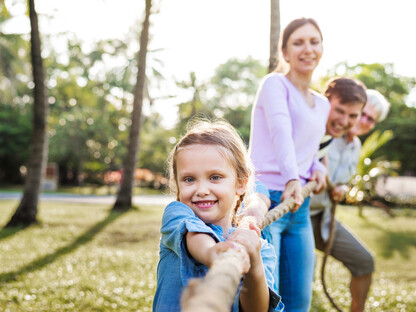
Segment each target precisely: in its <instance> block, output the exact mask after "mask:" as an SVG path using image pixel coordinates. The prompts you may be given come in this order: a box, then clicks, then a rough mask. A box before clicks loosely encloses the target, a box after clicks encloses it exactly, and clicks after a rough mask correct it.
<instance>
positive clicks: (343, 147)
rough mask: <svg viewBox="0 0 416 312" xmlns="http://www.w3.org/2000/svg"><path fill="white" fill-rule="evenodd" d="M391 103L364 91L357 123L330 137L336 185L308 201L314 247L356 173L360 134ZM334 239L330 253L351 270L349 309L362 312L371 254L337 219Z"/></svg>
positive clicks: (331, 175)
mask: <svg viewBox="0 0 416 312" xmlns="http://www.w3.org/2000/svg"><path fill="white" fill-rule="evenodd" d="M389 107H390V104H389V103H388V102H387V100H386V99H385V98H384V97H383V96H382V95H381V94H380V93H379V92H378V91H376V90H367V103H366V105H365V107H364V109H363V111H362V113H361V117H360V119H359V121H358V123H357V124H356V125H355V126H354V127H353V128H352V129H351V130H350V131H348V133H347V134H345V135H343V136H341V137H339V138H335V139H333V140H332V142H331V144H330V145H329V148H328V155H327V157H328V160H327V161H328V176H329V179H330V181H331V182H332V183H333V184H335V188H334V190H333V191H332V192H331V194H330V195H329V194H328V192H323V193H321V194H319V195H315V196H314V197H313V198H312V201H311V221H312V226H313V229H314V237H315V246H316V248H317V249H319V250H324V248H325V242H326V241H327V240H328V238H329V223H330V209H331V199H330V197H329V196H331V197H332V199H333V200H335V201H337V202H339V201H341V200H342V199H343V198H344V196H345V192H346V191H347V190H348V187H347V186H346V184H347V183H348V182H349V180H350V179H351V177H352V176H353V174H354V173H355V170H356V167H357V163H358V155H359V152H360V149H361V142H360V140H359V138H358V136H360V135H364V134H367V133H369V132H370V131H371V130H372V129H373V128H374V127H375V125H376V124H377V122H380V121H382V120H383V119H384V118H385V117H386V115H387V113H388V111H389ZM335 222H336V223H335V224H336V226H335V232H334V241H333V245H332V249H331V252H330V254H331V255H332V256H333V257H334V258H335V259H337V260H339V261H341V262H342V263H343V264H344V265H345V266H346V267H347V269H348V270H349V271H350V272H351V283H350V291H351V298H352V303H351V311H353V312H356V311H364V306H365V300H366V298H367V294H368V291H369V289H370V285H371V276H372V273H373V271H374V260H373V257H372V255H371V253H370V251H369V250H368V248H366V247H365V245H364V244H363V243H362V242H360V241H359V240H358V239H357V238H356V237H355V236H354V235H353V234H352V233H351V232H350V231H349V230H348V229H346V228H345V227H344V226H343V225H342V224H341V223H340V222H338V221H335Z"/></svg>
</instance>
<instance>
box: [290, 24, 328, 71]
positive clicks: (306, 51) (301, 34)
mask: <svg viewBox="0 0 416 312" xmlns="http://www.w3.org/2000/svg"><path fill="white" fill-rule="evenodd" d="M322 52H323V47H322V39H321V35H320V33H319V31H318V30H317V29H316V28H315V26H313V25H312V24H305V25H303V26H301V27H299V28H298V29H296V30H295V31H294V32H293V33H292V34H291V35H290V37H289V39H288V41H287V45H286V49H284V51H283V57H284V58H285V60H286V62H288V63H289V64H290V70H291V71H296V72H299V73H303V74H310V73H312V72H313V70H314V69H315V68H316V66H318V64H319V60H320V59H321V56H322Z"/></svg>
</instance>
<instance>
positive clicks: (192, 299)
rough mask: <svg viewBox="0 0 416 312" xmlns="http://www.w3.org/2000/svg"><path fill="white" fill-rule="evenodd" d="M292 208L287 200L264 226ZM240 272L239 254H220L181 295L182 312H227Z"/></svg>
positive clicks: (247, 221)
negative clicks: (203, 274)
mask: <svg viewBox="0 0 416 312" xmlns="http://www.w3.org/2000/svg"><path fill="white" fill-rule="evenodd" d="M315 187H316V182H315V181H311V182H308V183H307V184H306V185H305V186H304V187H303V189H302V196H303V197H304V198H306V197H308V196H309V194H310V193H311V192H312V191H313V189H314V188H315ZM294 206H295V200H294V198H293V197H290V198H287V199H286V200H285V201H283V202H282V203H280V204H279V205H277V206H276V207H274V208H273V209H272V210H270V211H269V212H268V213H267V214H266V220H265V225H268V224H270V223H272V222H274V221H276V220H277V219H279V218H280V217H281V216H283V215H284V214H285V213H287V212H288V211H289V210H290V209H292V208H293V207H294ZM250 222H255V221H254V218H253V217H244V218H243V219H242V220H241V222H240V224H239V226H238V227H239V228H248V224H250ZM267 222H269V223H267ZM265 225H264V226H265ZM243 250H244V249H243ZM241 252H243V251H241ZM244 252H245V250H244ZM242 269H243V259H242V255H241V254H240V252H239V251H236V250H233V249H229V250H227V251H225V252H223V253H221V254H220V255H219V256H218V258H217V259H215V261H214V263H213V264H212V266H211V268H210V269H209V271H208V273H207V274H206V275H205V277H204V278H202V279H193V280H191V281H190V282H189V284H188V286H187V287H186V288H185V290H184V292H183V293H182V297H181V306H182V310H181V311H182V312H229V310H230V307H231V306H232V304H233V302H234V297H235V295H236V293H237V290H238V286H239V285H240V281H241V278H242V276H243V273H242V272H243V271H242Z"/></svg>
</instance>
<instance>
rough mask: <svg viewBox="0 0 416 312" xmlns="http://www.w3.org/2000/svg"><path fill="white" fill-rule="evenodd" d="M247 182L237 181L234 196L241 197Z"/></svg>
mask: <svg viewBox="0 0 416 312" xmlns="http://www.w3.org/2000/svg"><path fill="white" fill-rule="evenodd" d="M247 182H248V181H247V180H239V181H237V188H236V192H235V193H236V195H238V196H241V195H243V194H244V193H245V192H246V190H247Z"/></svg>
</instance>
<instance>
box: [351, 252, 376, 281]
mask: <svg viewBox="0 0 416 312" xmlns="http://www.w3.org/2000/svg"><path fill="white" fill-rule="evenodd" d="M374 268H375V263H374V257H373V256H372V255H371V254H370V253H367V254H366V256H365V257H362V258H361V259H360V261H359V262H358V264H357V266H356V268H355V270H351V274H352V275H353V276H362V275H367V274H372V273H373V272H374Z"/></svg>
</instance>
